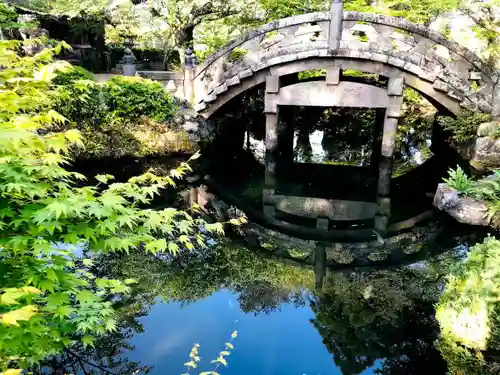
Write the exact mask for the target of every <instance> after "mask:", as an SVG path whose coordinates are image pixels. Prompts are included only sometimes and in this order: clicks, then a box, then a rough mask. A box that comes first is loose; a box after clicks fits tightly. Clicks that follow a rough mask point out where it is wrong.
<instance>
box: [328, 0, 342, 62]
mask: <svg viewBox="0 0 500 375" xmlns="http://www.w3.org/2000/svg"><path fill="white" fill-rule="evenodd" d="M330 13H331V16H332V18H331V20H330V31H329V33H330V35H329V37H328V45H329V47H330V51H331V52H332V53H337V51H338V50H339V47H340V41H341V40H342V22H343V19H344V3H343V2H342V0H333V1H332V6H331V8H330Z"/></svg>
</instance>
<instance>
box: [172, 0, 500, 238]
mask: <svg viewBox="0 0 500 375" xmlns="http://www.w3.org/2000/svg"><path fill="white" fill-rule="evenodd" d="M187 60H188V59H187ZM311 69H326V77H325V79H324V80H317V81H304V82H299V81H295V82H292V84H290V81H289V80H288V81H287V80H285V79H283V78H284V77H286V76H290V75H293V74H297V73H299V72H303V71H307V70H311ZM345 70H356V71H361V72H364V73H373V74H378V75H381V76H384V77H387V78H388V83H387V85H386V86H384V87H377V86H374V85H370V84H368V83H359V82H352V81H349V80H348V79H345V77H344V76H343V71H345ZM176 79H177V81H176V84H177V86H178V88H179V89H180V91H181V92H182V95H184V97H185V99H187V100H188V101H190V102H191V103H192V104H193V105H194V108H195V109H196V111H197V112H198V113H200V114H201V115H202V116H204V117H205V118H207V119H209V118H210V117H211V116H212V115H214V113H216V111H217V110H219V109H220V108H221V107H222V106H223V105H224V104H226V103H228V102H229V101H230V100H231V99H233V98H234V97H236V96H238V95H239V94H241V93H243V92H245V91H246V90H249V89H251V88H252V87H255V86H257V85H260V84H264V83H265V111H264V112H265V114H266V138H265V148H266V161H265V168H266V174H265V185H266V189H265V190H264V193H263V202H264V214H265V216H267V217H271V218H272V217H273V216H274V213H275V208H276V207H277V206H278V205H279V204H280V202H282V201H283V200H285V199H286V197H284V196H281V195H279V194H277V193H276V190H275V181H274V173H275V169H276V160H275V151H276V148H277V145H278V139H279V134H278V133H279V129H278V119H279V112H280V111H279V108H280V106H285V105H292V106H321V107H358V108H359V107H366V108H377V109H383V110H385V115H384V118H383V130H382V141H381V144H380V148H381V150H380V153H381V159H380V160H381V161H380V166H379V177H378V184H377V197H378V198H377V202H376V209H375V211H376V217H375V229H376V230H378V231H379V232H380V233H384V232H386V231H387V230H388V219H387V217H386V216H387V215H386V213H387V212H388V211H390V199H389V198H388V196H389V189H390V180H391V174H392V158H393V153H394V148H395V139H396V129H397V124H398V118H399V117H400V115H401V106H402V102H403V88H404V86H405V85H406V86H409V87H411V88H413V89H415V90H416V91H417V92H419V93H420V94H421V95H423V96H424V97H425V98H427V99H428V100H429V101H430V102H431V103H433V104H434V105H435V106H436V107H438V108H439V109H440V110H443V111H446V112H448V113H451V114H453V115H458V114H459V113H460V111H461V108H467V109H471V110H477V111H481V112H485V113H491V114H492V115H493V117H494V118H498V117H500V83H499V74H498V72H496V71H493V70H491V69H490V68H489V67H488V66H487V65H486V64H485V63H484V62H483V61H482V60H481V59H480V58H478V57H477V56H476V55H474V54H473V53H471V52H470V51H469V50H467V49H466V48H464V47H462V46H460V45H459V44H457V43H455V42H453V41H451V40H449V39H447V38H446V37H444V36H443V35H441V34H439V33H437V32H435V31H433V30H431V29H429V28H428V27H426V26H424V25H418V24H414V23H411V22H409V21H407V20H405V19H402V18H395V17H389V16H382V15H377V14H369V13H360V12H347V11H344V7H343V4H342V2H341V1H339V0H334V1H333V3H332V5H331V9H330V11H327V12H318V13H310V14H304V15H299V16H295V17H290V18H285V19H281V20H278V21H274V22H271V23H268V24H266V25H264V26H262V27H260V28H258V29H255V30H252V31H250V32H248V33H246V34H245V35H242V36H240V37H239V38H237V39H236V40H234V41H232V42H231V43H229V44H228V45H227V46H225V47H223V48H221V49H220V50H218V51H216V52H215V53H214V54H212V55H211V56H209V57H208V58H207V59H206V60H205V61H204V62H203V63H202V64H200V65H198V66H190V64H189V63H188V64H186V68H185V72H184V74H183V75H181V76H178V77H177V78H176ZM172 82H173V81H171V82H170V85H171V86H173V87H174V88H175V86H176V84H173V83H172ZM287 82H288V83H287ZM307 204H309V205H311V204H312V205H313V206H314V205H315V204H318V205H319V206H321V207H316V214H315V215H316V217H317V228H319V229H321V228H323V230H325V231H328V227H329V220H332V219H333V218H332V215H330V213H331V211H332V207H325V206H324V205H325V204H326V205H327V206H328V205H330V206H331V205H332V203H331V202H329V203H328V202H327V203H325V202H323V203H321V202H316V203H314V202H312V203H311V201H310V200H309V201H308V203H307ZM322 205H323V206H322ZM313 211H314V210H313ZM333 211H335V208H333ZM333 216H335V215H333Z"/></svg>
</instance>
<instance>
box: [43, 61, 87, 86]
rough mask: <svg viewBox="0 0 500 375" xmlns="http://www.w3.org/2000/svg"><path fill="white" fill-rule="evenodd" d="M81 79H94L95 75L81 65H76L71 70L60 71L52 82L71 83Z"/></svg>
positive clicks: (64, 84)
mask: <svg viewBox="0 0 500 375" xmlns="http://www.w3.org/2000/svg"><path fill="white" fill-rule="evenodd" d="M79 80H91V81H93V80H94V75H93V74H92V73H91V72H89V71H88V70H87V69H85V68H82V67H81V66H75V67H73V69H72V70H71V71H69V72H59V73H58V74H57V76H56V77H55V78H54V80H53V81H52V83H54V84H55V85H63V86H66V85H71V84H74V83H75V82H76V81H79Z"/></svg>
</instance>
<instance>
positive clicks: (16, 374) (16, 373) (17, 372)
mask: <svg viewBox="0 0 500 375" xmlns="http://www.w3.org/2000/svg"><path fill="white" fill-rule="evenodd" d="M22 372H23V370H21V369H18V368H16V369H13V368H10V369H8V370H5V371H4V372H0V375H21V373H22Z"/></svg>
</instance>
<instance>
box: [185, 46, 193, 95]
mask: <svg viewBox="0 0 500 375" xmlns="http://www.w3.org/2000/svg"><path fill="white" fill-rule="evenodd" d="M195 66H196V55H195V54H194V53H193V50H192V49H191V48H190V47H188V48H187V49H186V56H185V57H184V99H186V101H187V102H188V103H190V104H194V98H195V93H194V69H195Z"/></svg>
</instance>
